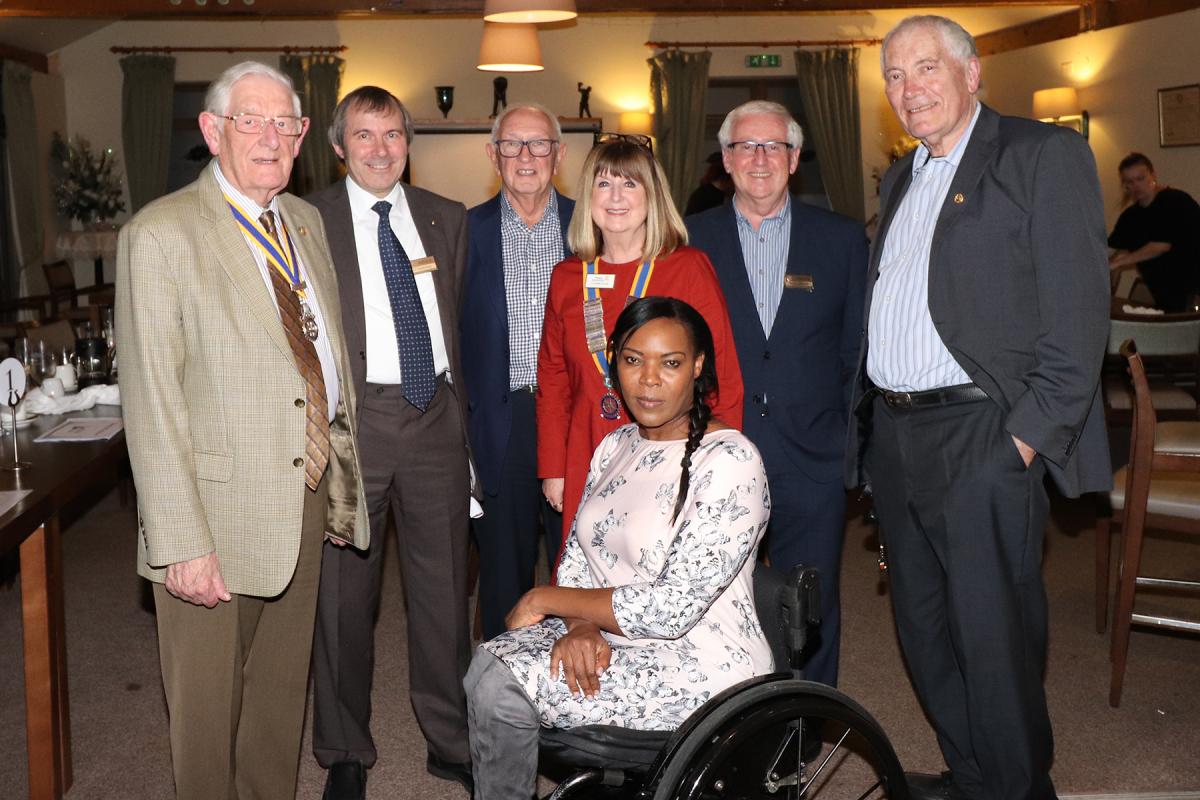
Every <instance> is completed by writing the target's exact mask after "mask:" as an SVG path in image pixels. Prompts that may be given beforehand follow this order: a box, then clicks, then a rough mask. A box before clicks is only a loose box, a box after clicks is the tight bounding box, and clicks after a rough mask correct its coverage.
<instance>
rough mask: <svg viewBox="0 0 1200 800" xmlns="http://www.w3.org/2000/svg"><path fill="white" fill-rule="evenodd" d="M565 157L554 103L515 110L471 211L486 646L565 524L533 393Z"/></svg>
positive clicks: (471, 364) (559, 248)
mask: <svg viewBox="0 0 1200 800" xmlns="http://www.w3.org/2000/svg"><path fill="white" fill-rule="evenodd" d="M566 151H567V146H566V144H564V143H563V141H562V129H561V127H560V126H559V123H558V118H557V117H555V116H554V115H553V114H551V113H550V112H549V111H548V110H547V109H546V108H545V107H543V106H540V105H537V104H536V103H517V104H514V105H512V106H510V107H509V108H508V109H506V110H505V111H503V112H502V113H501V114H500V116H498V117H496V121H495V122H494V123H493V125H492V140H491V141H490V142H489V143H488V145H487V156H488V160H489V161H491V162H492V168H493V169H495V170H496V174H497V175H499V176H500V191H499V192H498V193H497V194H496V196H495V197H493V198H492V199H490V200H488V201H487V202H485V203H481V204H480V205H477V206H475V207H474V208H472V209H471V210H470V211H469V212H468V213H467V233H468V237H469V239H470V251H469V254H468V256H467V272H466V276H465V278H464V282H463V285H464V288H463V308H462V314H461V315H460V316H459V327H460V329H461V331H462V341H463V345H464V347H463V357H462V359H463V374H464V376H465V380H466V384H467V398H468V403H467V433H468V435H469V436H470V439H471V451H472V454H473V455H474V456H475V466H476V467H477V468H478V470H479V481H480V484H481V485H482V489H483V516H482V517H480V518H478V519H476V520H475V521H474V523H473V528H474V533H475V544H476V546H477V547H478V548H479V608H480V616H481V617H482V621H483V638H485V639H491V638H492V637H494V636H498V635H500V634H501V633H503V632H504V617H505V615H506V614H508V612H509V611H510V610H511V609H512V607H513V605H514V604H515V603H516V602H517V600H518V599H519V598H520V597H521V595H523V594H524V593H525V592H527V591H529V589H531V588H532V587H533V577H534V566H535V565H536V564H537V559H538V540H539V539H544V541H545V547H546V561H547V563H548V564H550V565H551V567H553V565H554V563H555V561H557V559H558V545H559V541H560V539H561V538H562V517H561V515H560V514H559V513H558V511H556V510H555V509H553V508H551V507H550V506H549V505H548V504H547V503H546V502H544V500H543V498H542V487H541V482H540V481H539V480H538V477H537V475H538V473H537V418H536V412H535V404H534V396H533V393H534V391H535V390H536V389H537V353H538V343H539V342H541V340H542V317H543V315H544V314H545V312H546V291H547V290H548V289H549V288H550V274H551V273H552V272H553V271H554V265H555V264H557V263H558V262H559V261H562V260H563V259H564V258H566V257H567V256H568V255H569V254H570V252H569V251H568V249H567V245H566V241H567V226H568V225H570V223H571V214H572V213H574V211H575V203H574V202H573V201H572V200H570V199H568V198H566V197H564V196H563V195H561V194H559V193H558V191H557V190H556V189H555V188H554V176H555V175H556V174H558V168H559V165H560V164H562V160H563V156H565V155H566ZM539 531H540V532H542V534H543V535H540V536H539Z"/></svg>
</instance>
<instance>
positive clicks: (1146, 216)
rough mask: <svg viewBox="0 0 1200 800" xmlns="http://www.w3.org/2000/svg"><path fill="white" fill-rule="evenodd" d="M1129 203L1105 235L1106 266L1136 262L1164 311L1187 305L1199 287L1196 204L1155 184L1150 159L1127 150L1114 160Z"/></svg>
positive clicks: (1199, 218)
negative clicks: (1106, 245)
mask: <svg viewBox="0 0 1200 800" xmlns="http://www.w3.org/2000/svg"><path fill="white" fill-rule="evenodd" d="M1117 172H1118V173H1119V174H1120V176H1121V188H1123V189H1124V190H1125V196H1126V198H1127V199H1128V201H1129V207H1128V208H1126V209H1125V210H1124V211H1122V212H1121V216H1120V217H1118V218H1117V224H1116V225H1114V226H1113V230H1112V233H1111V234H1109V237H1108V246H1109V247H1111V248H1113V252H1112V254H1111V255H1110V256H1109V259H1108V266H1109V267H1110V268H1111V269H1114V270H1116V269H1121V268H1123V267H1132V266H1136V267H1137V271H1138V273H1139V274H1141V276H1142V280H1143V281H1145V282H1146V288H1147V289H1149V290H1150V294H1151V295H1152V296H1153V297H1154V305H1156V306H1157V307H1159V308H1161V309H1162V310H1164V311H1170V312H1180V311H1191V310H1192V309H1193V308H1194V307H1195V305H1196V302H1195V301H1196V294H1197V292H1198V291H1200V204H1197V203H1196V201H1195V200H1193V199H1192V197H1191V195H1189V194H1188V193H1187V192H1184V191H1181V190H1179V189H1173V188H1171V187H1170V186H1163V185H1161V184H1159V182H1158V178H1157V176H1155V174H1154V165H1153V164H1151V163H1150V159H1149V158H1147V157H1146V156H1144V155H1142V154H1141V153H1130V154H1129V155H1127V156H1125V158H1123V159H1121V163H1120V164H1119V165H1118V166H1117Z"/></svg>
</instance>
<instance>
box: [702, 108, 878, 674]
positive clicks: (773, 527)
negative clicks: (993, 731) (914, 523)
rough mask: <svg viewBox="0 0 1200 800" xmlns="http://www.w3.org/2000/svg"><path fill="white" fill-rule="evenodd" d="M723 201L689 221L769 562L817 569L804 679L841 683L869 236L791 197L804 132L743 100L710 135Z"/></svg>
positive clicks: (783, 112)
mask: <svg viewBox="0 0 1200 800" xmlns="http://www.w3.org/2000/svg"><path fill="white" fill-rule="evenodd" d="M718 137H719V139H720V142H721V148H722V153H723V156H724V159H725V168H726V169H727V170H728V171H729V174H730V175H732V176H733V183H734V186H735V187H736V188H735V191H734V195H733V202H732V203H731V204H729V205H725V206H721V207H720V208H715V209H711V210H709V211H706V212H704V213H702V214H697V215H695V216H691V217H688V219H687V226H688V235H689V237H690V241H691V244H693V245H695V246H696V247H699V248H700V249H701V250H703V251H704V252H705V253H707V254H708V257H709V258H710V259H711V260H712V262H713V266H714V267H715V268H716V270H717V275H718V277H719V278H720V280H721V288H722V290H723V291H724V292H725V302H726V303H727V304H728V306H729V319H730V321H731V322H732V324H733V337H734V341H735V342H736V344H737V351H738V362H739V363H740V364H741V365H742V380H743V381H744V382H745V386H746V398H747V400H748V402H747V404H746V413H745V416H744V426H745V428H744V430H745V433H746V435H747V436H749V437H750V439H751V440H752V441H753V442H754V444H755V445H756V446H757V447H758V449H759V451H760V452H761V453H762V457H763V462H764V463H765V464H766V468H767V478H768V480H769V482H770V485H771V524H770V527H769V528H768V530H767V539H766V546H767V554H768V555H769V557H770V559H771V563H772V564H773V565H775V566H776V567H779V568H781V569H785V570H786V569H790V568H791V567H792V566H794V565H796V564H800V563H804V564H810V565H813V566H816V567H817V568H818V569H819V570H820V572H821V614H822V619H821V629H820V632H819V634H817V635H816V636H814V637H813V640H812V647H811V650H810V653H809V655H808V660H807V661H806V662H805V675H806V677H808V678H809V679H810V680H815V681H820V682H821V683H826V684H829V685H831V686H833V685H836V684H837V674H838V640H839V636H840V628H841V617H840V614H839V600H838V573H839V570H840V565H841V555H842V530H843V524H844V519H843V518H844V515H845V510H846V491H845V489H844V487H843V486H842V464H843V463H844V460H845V445H846V442H845V437H844V435H843V432H844V431H845V425H846V409H847V408H848V404H849V392H850V382H851V379H852V378H853V376H854V367H855V364H856V363H857V356H858V338H859V328H860V326H861V321H862V308H863V307H862V302H863V284H864V281H865V278H866V269H867V240H866V237H865V236H864V234H863V228H862V225H861V224H859V223H857V222H855V221H854V220H852V219H849V218H848V217H844V216H842V215H840V214H834V213H831V212H829V211H824V210H822V209H819V208H814V207H812V206H808V205H805V204H804V203H801V202H800V201H799V200H798V199H796V198H793V197H791V196H789V194H788V176H789V175H791V174H792V173H793V172H795V171H796V166H797V165H798V164H799V163H800V146H801V144H802V142H803V137H802V133H801V130H800V125H799V124H797V122H796V121H795V120H794V119H792V116H791V114H790V113H788V110H787V109H786V108H784V107H783V106H781V105H779V104H778V103H771V102H766V101H751V102H749V103H745V104H743V105H741V106H738V107H737V108H735V109H734V110H733V111H731V112H729V115H728V116H727V117H726V118H725V122H724V123H723V124H722V125H721V130H720V132H719V134H718Z"/></svg>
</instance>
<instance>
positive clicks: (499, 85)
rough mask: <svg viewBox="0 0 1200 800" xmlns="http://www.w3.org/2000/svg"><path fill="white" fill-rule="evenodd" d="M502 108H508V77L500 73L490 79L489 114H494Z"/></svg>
mask: <svg viewBox="0 0 1200 800" xmlns="http://www.w3.org/2000/svg"><path fill="white" fill-rule="evenodd" d="M502 108H508V78H506V77H504V76H503V75H500V76H497V77H496V79H495V80H493V81H492V113H491V116H493V117H494V116H496V115H497V114H498V113H500V109H502Z"/></svg>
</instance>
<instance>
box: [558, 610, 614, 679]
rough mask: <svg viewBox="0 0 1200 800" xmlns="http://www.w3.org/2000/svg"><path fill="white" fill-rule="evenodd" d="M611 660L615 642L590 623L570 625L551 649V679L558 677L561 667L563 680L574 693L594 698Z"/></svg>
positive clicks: (581, 622) (579, 622) (580, 622)
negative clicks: (601, 677)
mask: <svg viewBox="0 0 1200 800" xmlns="http://www.w3.org/2000/svg"><path fill="white" fill-rule="evenodd" d="M611 661H612V645H610V644H609V643H608V640H607V639H605V638H604V636H603V635H601V633H600V628H599V627H598V626H596V625H594V624H592V623H591V622H583V621H578V622H575V623H573V624H572V625H571V629H570V630H569V631H567V633H566V635H564V636H563V637H562V638H561V639H559V640H558V641H557V642H555V643H554V647H553V648H552V649H551V650H550V679H551V680H557V679H558V675H559V668H560V666H561V670H562V676H563V680H564V681H566V684H567V689H569V690H570V691H571V692H573V693H574V692H579V693H580V694H584V695H587V696H588V697H595V696H596V694H597V693H598V692H599V691H600V675H601V674H602V673H603V672H604V670H606V669H608V665H609V663H610V662H611Z"/></svg>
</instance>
